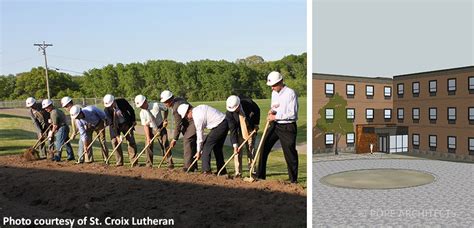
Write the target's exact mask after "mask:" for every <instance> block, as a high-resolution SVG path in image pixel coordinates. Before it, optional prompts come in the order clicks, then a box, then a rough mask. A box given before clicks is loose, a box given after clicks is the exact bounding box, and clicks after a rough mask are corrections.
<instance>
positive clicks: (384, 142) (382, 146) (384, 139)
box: [378, 135, 388, 153]
mask: <svg viewBox="0 0 474 228" xmlns="http://www.w3.org/2000/svg"><path fill="white" fill-rule="evenodd" d="M378 144H379V148H378V149H379V152H384V153H388V136H387V135H379V141H378Z"/></svg>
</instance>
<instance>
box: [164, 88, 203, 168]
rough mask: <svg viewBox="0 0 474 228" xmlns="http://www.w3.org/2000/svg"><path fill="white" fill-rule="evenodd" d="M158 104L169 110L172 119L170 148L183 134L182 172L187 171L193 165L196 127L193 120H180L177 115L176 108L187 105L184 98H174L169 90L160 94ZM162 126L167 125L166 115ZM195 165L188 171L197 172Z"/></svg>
mask: <svg viewBox="0 0 474 228" xmlns="http://www.w3.org/2000/svg"><path fill="white" fill-rule="evenodd" d="M160 102H162V103H164V104H165V106H166V107H167V108H168V109H171V111H172V113H173V118H174V130H173V134H172V136H171V142H170V147H171V148H173V147H174V146H175V145H176V142H177V141H178V139H179V135H180V134H183V160H184V161H183V163H184V164H183V171H185V172H186V171H187V170H188V168H189V166H191V164H192V163H193V156H194V154H196V147H197V146H196V140H197V136H196V127H195V126H194V122H193V120H187V119H186V118H184V119H183V118H181V116H180V115H179V113H178V107H179V106H180V105H181V104H189V103H188V102H187V101H186V100H185V99H184V98H181V97H176V96H174V95H173V93H171V91H169V90H165V91H163V92H161V95H160ZM163 123H164V124H167V123H168V115H166V113H165V116H164V120H163ZM197 168H198V166H197V163H195V164H194V165H193V167H191V168H190V169H189V171H191V172H192V171H195V170H197Z"/></svg>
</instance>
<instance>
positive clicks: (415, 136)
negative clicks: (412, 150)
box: [412, 134, 420, 146]
mask: <svg viewBox="0 0 474 228" xmlns="http://www.w3.org/2000/svg"><path fill="white" fill-rule="evenodd" d="M412 138H413V146H419V145H420V135H419V134H413V136H412Z"/></svg>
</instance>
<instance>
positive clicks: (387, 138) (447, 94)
mask: <svg viewBox="0 0 474 228" xmlns="http://www.w3.org/2000/svg"><path fill="white" fill-rule="evenodd" d="M342 117H344V118H342ZM313 125H314V127H313V148H314V149H313V150H314V152H315V153H318V152H331V151H335V150H336V149H337V150H338V151H345V152H348V151H349V152H350V151H353V152H357V153H366V152H370V145H371V144H372V146H373V150H374V151H381V152H387V153H393V152H408V151H409V152H415V153H430V154H434V153H439V154H442V155H444V156H450V155H452V156H453V157H466V156H472V155H474V66H468V67H461V68H454V69H446V70H438V71H430V72H423V73H415V74H406V75H397V76H394V77H393V79H392V78H382V77H373V78H369V77H354V76H343V75H329V74H313ZM351 126H352V129H351Z"/></svg>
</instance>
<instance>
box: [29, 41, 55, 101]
mask: <svg viewBox="0 0 474 228" xmlns="http://www.w3.org/2000/svg"><path fill="white" fill-rule="evenodd" d="M33 46H38V47H39V48H38V51H39V50H40V49H41V50H43V55H44V65H45V72H46V90H47V91H48V99H51V97H50V96H49V78H48V60H47V59H46V48H47V47H49V46H53V45H52V44H47V43H45V42H44V41H43V43H42V44H33Z"/></svg>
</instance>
